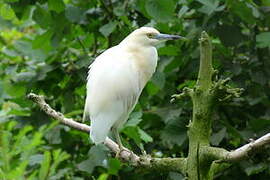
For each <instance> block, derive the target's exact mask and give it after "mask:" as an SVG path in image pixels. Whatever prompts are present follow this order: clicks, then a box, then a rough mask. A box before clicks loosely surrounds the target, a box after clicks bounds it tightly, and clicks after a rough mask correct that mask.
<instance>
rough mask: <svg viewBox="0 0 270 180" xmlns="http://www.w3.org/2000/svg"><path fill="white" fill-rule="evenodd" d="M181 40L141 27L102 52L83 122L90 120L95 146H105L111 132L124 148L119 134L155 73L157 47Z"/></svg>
mask: <svg viewBox="0 0 270 180" xmlns="http://www.w3.org/2000/svg"><path fill="white" fill-rule="evenodd" d="M178 38H180V36H176V35H166V34H160V33H159V32H158V31H157V30H156V29H154V28H150V27H142V28H140V29H137V30H135V31H133V32H132V33H131V34H130V35H129V36H127V37H126V38H125V39H124V40H123V41H122V42H121V43H120V44H118V45H117V46H114V47H112V48H110V49H108V50H106V51H105V52H103V53H102V54H101V55H99V56H98V57H97V58H96V59H95V61H94V62H93V63H92V64H91V65H90V69H89V74H88V78H87V80H88V81H87V97H86V101H85V109H84V119H85V118H87V117H90V120H91V132H90V137H91V139H92V141H93V142H94V143H95V144H99V143H102V142H104V141H105V139H106V137H107V135H108V133H109V131H110V129H112V130H113V133H114V135H115V136H116V140H117V142H118V144H119V146H120V148H122V144H121V141H120V138H119V132H118V131H119V128H120V127H121V126H122V125H123V124H124V123H125V122H126V120H127V119H128V116H129V114H130V112H131V111H132V110H133V108H134V106H135V105H136V103H137V101H138V98H139V96H140V94H141V92H142V90H143V88H144V86H145V84H146V83H147V81H148V80H149V79H150V78H151V76H152V75H153V73H154V72H155V69H156V66H157V59H158V56H157V50H156V48H155V47H154V46H155V45H156V44H157V42H159V41H160V40H161V39H178Z"/></svg>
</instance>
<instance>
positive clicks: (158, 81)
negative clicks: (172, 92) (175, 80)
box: [151, 71, 165, 89]
mask: <svg viewBox="0 0 270 180" xmlns="http://www.w3.org/2000/svg"><path fill="white" fill-rule="evenodd" d="M151 81H152V82H153V83H154V84H155V85H156V86H157V87H159V89H162V88H163V87H164V85H165V74H164V73H163V72H160V71H156V72H155V73H154V75H153V77H152V79H151Z"/></svg>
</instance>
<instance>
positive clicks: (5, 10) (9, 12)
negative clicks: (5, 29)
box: [0, 3, 16, 20]
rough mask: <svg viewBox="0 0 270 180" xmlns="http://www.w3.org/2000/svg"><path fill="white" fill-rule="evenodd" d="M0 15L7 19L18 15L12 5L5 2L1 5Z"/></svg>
mask: <svg viewBox="0 0 270 180" xmlns="http://www.w3.org/2000/svg"><path fill="white" fill-rule="evenodd" d="M0 16H2V17H3V18H4V19H6V20H12V19H13V18H15V17H16V15H15V13H14V11H13V9H12V8H11V7H10V5H9V4H5V3H4V4H1V5H0Z"/></svg>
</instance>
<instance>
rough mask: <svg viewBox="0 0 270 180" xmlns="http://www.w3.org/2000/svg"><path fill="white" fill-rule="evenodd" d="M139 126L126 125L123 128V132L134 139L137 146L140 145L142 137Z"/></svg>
mask: <svg viewBox="0 0 270 180" xmlns="http://www.w3.org/2000/svg"><path fill="white" fill-rule="evenodd" d="M138 130H139V129H138V127H137V126H135V127H131V126H129V127H125V128H124V129H123V133H125V135H127V136H128V137H129V138H131V139H133V140H134V141H135V143H136V144H137V146H140V143H141V137H140V134H139V132H138Z"/></svg>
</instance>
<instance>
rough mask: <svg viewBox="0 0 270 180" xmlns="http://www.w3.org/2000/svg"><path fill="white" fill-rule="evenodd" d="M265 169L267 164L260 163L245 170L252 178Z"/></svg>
mask: <svg viewBox="0 0 270 180" xmlns="http://www.w3.org/2000/svg"><path fill="white" fill-rule="evenodd" d="M268 167H269V166H268ZM265 169H267V164H265V163H259V164H254V165H253V164H252V165H250V166H249V167H247V168H246V169H245V172H246V173H247V175H248V176H250V175H253V174H258V173H260V172H262V171H263V170H265Z"/></svg>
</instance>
